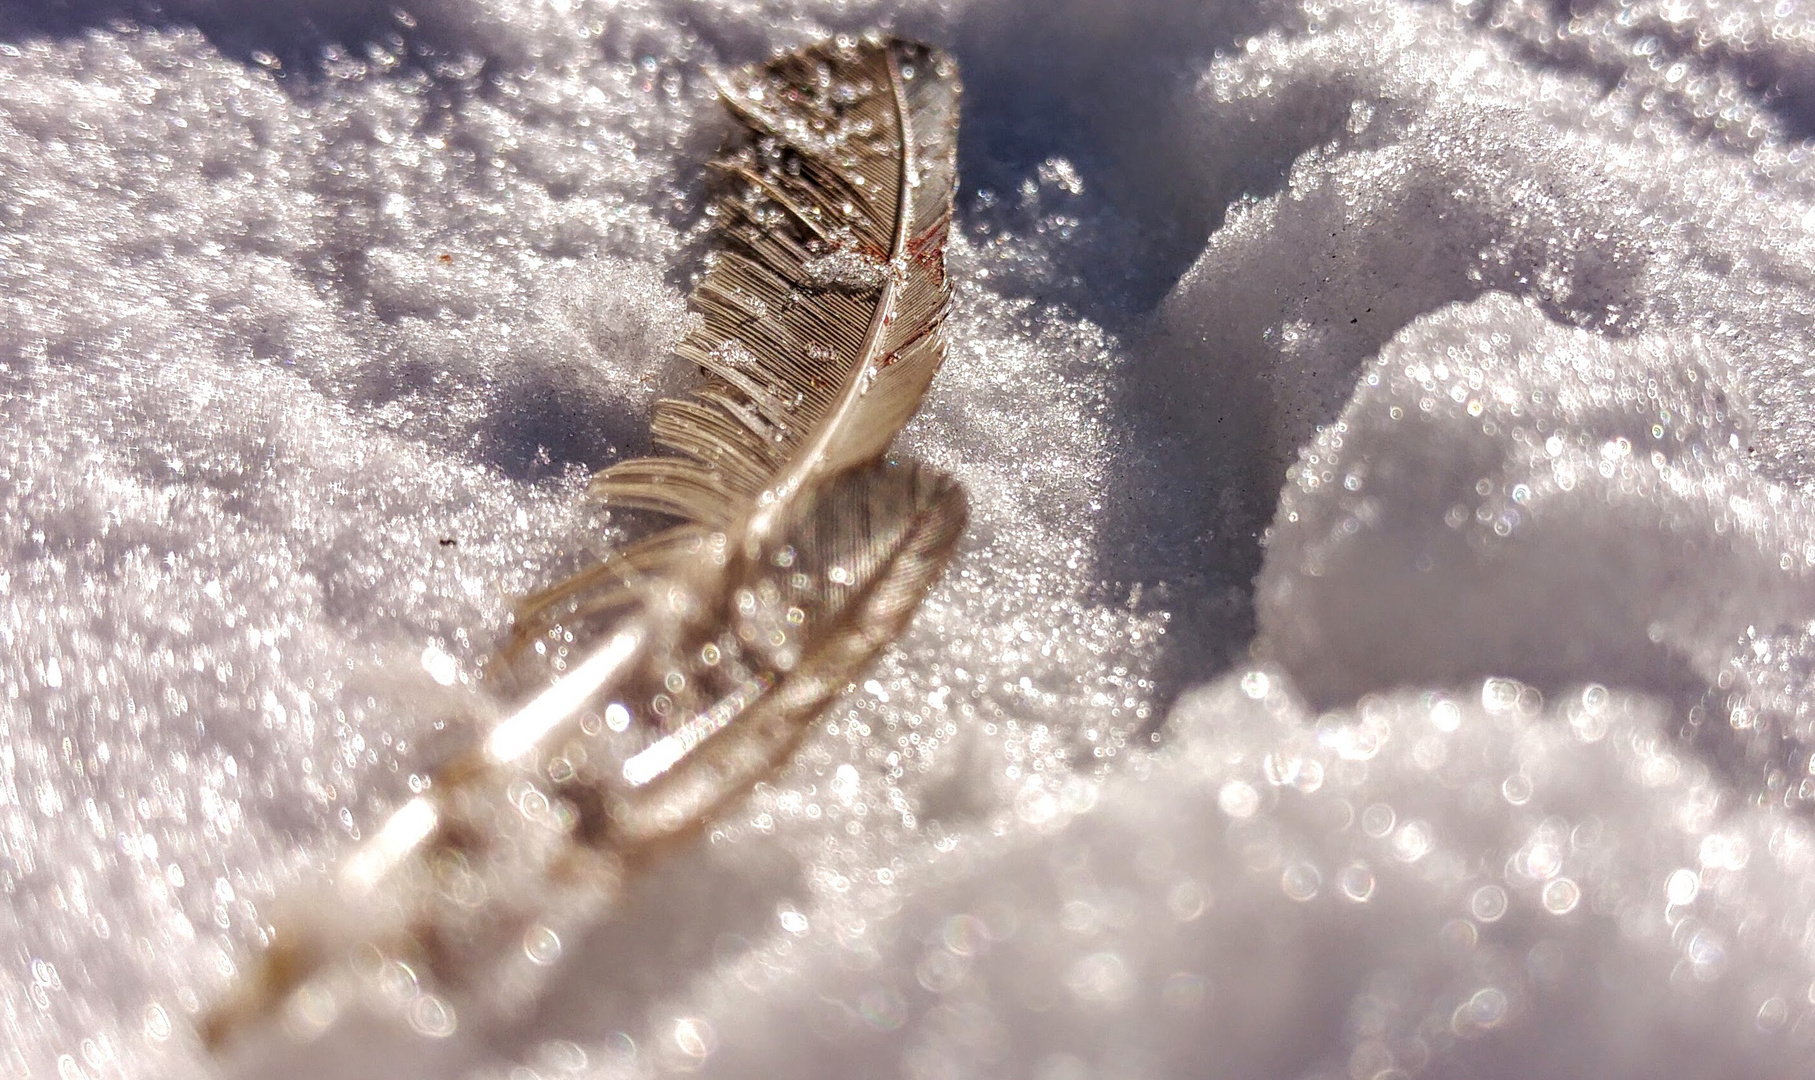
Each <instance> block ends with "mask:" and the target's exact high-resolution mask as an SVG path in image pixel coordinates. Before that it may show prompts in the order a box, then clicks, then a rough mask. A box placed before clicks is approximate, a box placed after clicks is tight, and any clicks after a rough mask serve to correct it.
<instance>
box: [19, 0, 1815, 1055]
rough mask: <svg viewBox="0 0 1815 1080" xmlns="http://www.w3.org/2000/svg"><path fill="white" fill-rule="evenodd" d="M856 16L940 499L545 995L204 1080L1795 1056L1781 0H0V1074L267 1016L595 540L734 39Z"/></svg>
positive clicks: (1789, 41)
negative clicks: (928, 203) (940, 200)
mask: <svg viewBox="0 0 1815 1080" xmlns="http://www.w3.org/2000/svg"><path fill="white" fill-rule="evenodd" d="M876 24H882V25H887V26H891V27H894V28H896V29H897V30H899V31H900V32H902V33H906V34H911V35H915V36H922V37H925V38H927V39H928V40H931V41H934V42H936V43H938V44H941V45H943V46H945V47H947V48H949V49H951V50H952V51H953V52H954V53H955V54H956V55H957V56H958V57H959V59H960V61H961V62H962V64H963V65H964V70H965V77H966V82H967V93H966V98H965V108H966V117H965V128H964V133H963V138H962V152H961V168H962V175H963V191H962V193H961V197H960V222H959V230H958V236H957V238H956V240H955V244H954V249H953V251H952V253H951V265H952V269H953V272H954V274H955V275H956V277H957V280H958V282H959V295H958V300H957V308H956V311H955V314H954V317H953V321H952V338H953V342H954V350H953V355H952V358H951V361H950V362H949V364H948V366H947V368H946V370H945V372H944V373H943V374H942V375H941V377H940V380H939V382H938V383H936V385H935V389H934V393H933V396H932V398H931V400H930V401H929V403H928V405H927V408H926V410H925V412H924V413H923V415H922V416H921V418H920V419H918V420H917V421H916V422H915V424H914V426H913V427H912V428H911V429H910V431H909V432H908V434H907V437H906V438H905V440H904V450H905V451H906V452H908V453H911V454H914V455H916V456H919V457H922V458H925V459H928V460H931V461H933V462H936V463H938V464H939V465H941V466H943V467H946V468H949V469H951V470H953V471H955V472H956V473H958V474H959V475H960V476H961V477H962V479H963V480H964V482H965V483H966V484H967V485H968V486H969V488H970V490H971V492H972V505H973V507H974V517H975V521H974V523H973V526H972V528H971V531H970V534H969V536H968V538H967V541H966V543H965V547H964V549H963V554H962V555H961V557H960V559H959V561H958V562H957V564H956V565H955V566H954V567H953V569H952V572H951V573H950V574H949V575H948V577H947V579H946V580H945V582H944V583H943V584H942V585H941V586H940V587H939V589H938V590H937V591H936V593H935V594H934V595H933V596H932V597H931V598H930V600H929V602H928V604H927V606H926V608H925V609H924V611H923V612H922V615H921V616H920V618H919V619H918V621H917V622H916V624H915V627H914V628H913V630H912V631H911V632H910V633H909V634H908V636H907V637H906V638H905V639H904V640H903V641H902V642H901V644H900V646H899V648H897V649H895V650H893V651H892V652H891V653H890V654H889V655H888V656H887V657H886V658H885V660H884V661H883V662H882V663H881V664H880V665H879V667H878V669H877V670H876V671H875V672H873V673H872V677H871V678H870V679H868V680H867V681H866V682H865V683H864V684H863V686H862V687H860V688H859V689H857V690H856V691H855V692H853V694H852V695H851V696H850V697H849V699H848V700H847V701H846V702H845V703H844V704H843V705H841V706H840V707H838V708H837V709H835V710H834V711H833V713H832V714H831V715H830V716H829V718H828V720H827V722H826V723H825V724H824V725H823V729H822V730H821V731H820V732H819V733H817V734H816V735H815V736H814V737H813V738H812V739H811V740H810V741H809V744H808V745H807V747H806V749H805V750H804V751H803V752H802V754H801V755H800V758H799V760H798V761H797V762H796V763H795V764H794V765H793V766H792V767H791V768H790V769H789V770H788V771H787V772H786V773H785V774H784V775H782V776H780V777H778V778H777V779H776V780H775V782H774V783H772V784H769V785H764V786H763V787H762V788H761V789H759V790H758V791H757V792H756V793H755V794H754V795H753V797H752V798H751V800H750V801H749V803H748V804H747V805H746V806H744V807H743V808H741V809H739V810H738V811H737V812H735V813H734V814H732V815H731V816H730V817H728V818H727V819H726V820H725V821H723V822H722V823H721V824H720V825H719V826H717V827H716V828H715V829H714V830H713V831H712V832H711V834H710V835H709V836H708V837H707V838H706V839H705V840H703V841H702V842H700V843H699V844H697V845H696V846H694V847H693V848H691V849H688V850H685V851H682V852H679V853H677V854H676V855H675V856H674V857H673V858H671V859H670V860H669V861H668V862H667V863H666V864H664V865H662V866H661V867H659V868H657V869H656V870H655V871H654V872H653V873H652V874H650V875H649V876H648V877H647V878H645V879H643V880H642V881H640V882H639V883H637V885H636V886H635V887H634V888H633V889H632V890H631V892H630V894H629V895H628V896H626V897H625V898H624V899H623V901H622V902H621V904H620V905H619V907H618V910H617V911H616V912H614V913H613V915H612V917H610V918H609V919H607V920H605V921H604V922H602V923H601V924H600V925H599V926H598V927H596V928H595V929H594V930H592V931H591V932H589V933H587V934H584V935H580V936H579V937H577V938H576V939H574V940H570V941H565V942H561V943H560V951H561V952H562V953H563V956H562V957H561V959H560V961H559V964H558V965H557V966H556V968H555V972H556V973H555V976H554V981H553V983H552V984H551V986H550V987H549V990H548V992H547V994H546V995H545V997H544V999H543V1000H542V1002H541V1003H540V1004H539V1005H538V1007H537V1008H536V1009H535V1010H534V1011H532V1012H531V1013H530V1014H529V1015H527V1016H514V1015H513V1016H499V1017H485V1016H464V1015H463V1016H460V1017H458V1018H457V1019H458V1023H456V1024H454V1025H452V1026H453V1028H454V1030H453V1031H452V1032H451V1033H443V1034H441V1035H439V1036H438V1037H428V1036H423V1035H420V1034H417V1033H414V1032H412V1031H411V1029H410V1027H409V1025H408V1024H407V1023H404V1022H402V1021H400V1020H392V1019H388V1018H386V1017H385V1016H383V1015H381V1014H379V1013H372V1014H369V1015H368V1014H362V1015H359V1016H354V1017H351V1018H349V1019H347V1020H346V1021H345V1022H343V1023H342V1024H340V1025H339V1026H338V1027H335V1028H333V1029H331V1030H330V1031H329V1032H328V1034H327V1036H326V1037H325V1038H323V1039H322V1040H320V1041H319V1042H317V1043H315V1044H312V1045H311V1046H309V1047H306V1048H297V1047H292V1046H289V1045H287V1044H285V1043H284V1042H282V1041H281V1040H280V1039H277V1038H276V1037H275V1036H274V1037H273V1039H272V1040H271V1041H270V1043H269V1044H268V1045H264V1046H261V1047H256V1048H255V1050H256V1051H257V1052H256V1053H253V1054H251V1055H250V1056H248V1057H247V1058H245V1059H242V1060H240V1061H238V1062H235V1063H233V1064H232V1065H231V1067H230V1068H229V1069H228V1070H227V1071H226V1073H225V1075H241V1076H254V1075H262V1076H273V1077H289V1076H298V1077H301V1076H322V1075H327V1076H346V1077H358V1076H370V1077H385V1078H399V1080H402V1078H410V1077H424V1078H428V1077H452V1078H466V1077H472V1078H474V1080H494V1078H495V1080H505V1078H508V1080H532V1078H542V1080H555V1078H566V1077H576V1078H577V1077H587V1078H600V1080H605V1078H616V1077H632V1076H635V1077H642V1076H655V1075H667V1074H671V1073H680V1072H693V1073H698V1074H701V1075H710V1076H726V1077H732V1076H736V1077H773V1076H800V1077H820V1076H824V1077H849V1076H879V1077H886V1076H901V1077H905V1078H909V1080H940V1078H961V1077H973V1076H974V1077H992V1078H993V1077H1026V1078H1029V1080H1095V1078H1101V1080H1112V1078H1113V1080H1124V1078H1134V1077H1150V1076H1151V1077H1162V1076H1178V1077H1244V1078H1245V1077H1255V1078H1259V1077H1269V1078H1272V1077H1282V1078H1298V1077H1305V1078H1309V1077H1329V1078H1332V1080H1334V1078H1339V1077H1349V1078H1353V1080H1376V1078H1396V1077H1409V1076H1414V1075H1418V1076H1435V1077H1452V1076H1456V1077H1459V1076H1468V1077H1532V1076H1574V1075H1584V1076H1590V1075H1591V1076H1597V1077H1620V1076H1656V1075H1669V1076H1673V1077H1697V1076H1706V1077H1725V1076H1736V1075H1748V1076H1772V1077H1775V1076H1785V1077H1789V1076H1805V1075H1809V1074H1810V1073H1811V1071H1812V1068H1815V1067H1812V1066H1811V1065H1810V1064H1809V1062H1810V1061H1811V1060H1812V1059H1811V1054H1812V1053H1815V820H1812V814H1815V768H1812V766H1811V757H1810V751H1811V749H1812V748H1815V632H1812V627H1815V623H1811V621H1810V620H1811V619H1815V501H1812V496H1811V492H1812V491H1815V373H1811V370H1810V366H1809V365H1810V361H1809V357H1810V356H1811V355H1815V152H1812V151H1811V149H1810V147H1809V145H1808V144H1807V143H1806V142H1805V140H1806V139H1808V137H1809V136H1811V135H1812V134H1815V12H1811V11H1810V9H1808V7H1807V6H1806V2H1805V0H1782V2H1779V0H1758V2H1748V0H1694V2H1691V0H1632V2H1629V3H1618V4H1616V3H1596V2H1595V0H1576V2H1574V3H1570V4H1557V3H1550V2H1544V0H1535V2H1531V3H1517V2H1515V3H1508V4H1498V5H1496V4H1493V3H1489V2H1487V0H1480V2H1476V3H1455V4H1451V5H1447V6H1445V5H1441V4H1434V3H1415V2H1411V0H1400V2H1386V0H1383V2H1379V3H1365V2H1356V3H1336V2H1324V0H1304V2H1302V3H1299V4H1288V3H1281V2H1277V0H1261V2H1256V3H1248V2H1237V0H1209V2H1189V0H1129V2H1127V3H1122V4H1107V3H1102V2H1100V0H972V2H969V3H963V2H959V0H950V2H937V0H934V2H927V3H918V4H906V5H901V6H891V5H873V4H865V3H858V2H852V0H824V2H819V3H814V2H806V0H802V2H800V3H798V4H794V3H787V2H782V0H777V2H773V3H737V2H725V3H715V2H708V0H647V2H638V0H623V2H619V3H610V2H602V0H540V2H537V0H519V2H512V0H422V2H418V3H405V4H403V5H401V6H396V5H392V4H389V3H377V2H368V0H281V2H271V0H169V2H166V3H164V4H162V5H159V6H155V7H154V6H152V5H150V4H148V3H147V4H140V3H137V2H136V0H117V2H116V0H94V2H86V0H0V399H3V400H4V401H5V407H6V416H7V420H8V422H7V423H6V424H5V425H4V427H3V428H0V447H3V449H0V688H3V691H4V695H5V697H4V700H3V701H0V894H3V895H4V896H5V903H4V905H0V1073H4V1074H5V1075H8V1076H21V1077H46V1078H48V1077H59V1078H70V1077H80V1076H88V1077H96V1078H100V1077H110V1078H111V1077H133V1078H141V1077H146V1078H148V1077H195V1076H209V1075H221V1074H222V1073H221V1072H220V1070H218V1069H217V1068H216V1066H215V1065H213V1064H211V1063H210V1062H209V1061H208V1060H207V1059H206V1058H205V1057H204V1055H203V1054H202V1052H201V1050H200V1049H199V1048H198V1046H197V1044H196V1041H195V1038H194V1035H193V1032H192V1022H193V1019H194V1016H195V1015H196V1014H197V1013H198V1011H199V1010H200V1009H201V1008H202V1007H204V1005H205V1004H206V1003H207V1002H208V1001H209V1000H211V999H212V998H213V997H214V996H215V995H217V994H218V993H220V992H221V990H222V989H223V988H224V987H225V986H226V985H228V983H229V981H230V979H231V974H232V971H233V970H234V964H235V963H236V962H237V961H239V960H241V959H243V958H244V956H245V955H246V950H247V949H248V948H250V947H251V946H252V945H253V944H254V943H255V942H256V941H257V939H258V936H259V934H260V932H261V926H262V924H263V920H264V918H265V917H266V915H267V914H268V912H269V910H270V908H271V906H272V904H273V902H274V901H275V899H276V898H277V897H279V896H280V895H282V894H283V893H284V891H285V890H286V888H287V887H291V886H294V885H296V884H297V883H298V882H303V881H306V880H308V879H309V876H310V874H311V872H312V871H319V869H320V868H321V867H323V866H325V865H328V864H330V863H331V862H332V861H333V860H334V859H335V858H336V857H337V856H338V855H339V854H341V853H343V852H345V851H346V850H348V849H349V848H350V847H351V846H352V845H353V843H354V842H355V840H356V838H357V837H358V836H359V835H360V834H361V830H362V829H364V830H369V829H370V828H371V827H372V826H373V825H374V823H375V822H377V821H379V820H381V816H382V814H383V812H384V811H385V810H386V809H387V808H389V807H393V806H395V805H397V803H398V802H399V801H401V800H402V799H403V798H406V797H407V795H408V793H409V791H410V785H411V781H412V778H413V777H414V776H415V775H417V773H418V772H419V771H420V770H422V769H425V768H427V767H428V765H429V764H430V763H431V762H430V760H429V759H430V757H431V756H432V753H431V748H432V747H433V746H435V745H438V744H445V742H446V741H448V740H450V739H458V738H460V737H461V733H460V732H459V731H457V730H438V728H440V729H446V728H447V727H448V726H449V723H450V718H453V717H456V716H458V715H460V713H461V706H460V701H461V695H462V694H463V692H465V691H466V684H467V683H470V681H471V673H472V671H473V670H474V667H475V665H476V663H477V661H478V660H479V658H481V657H482V656H483V655H484V654H485V653H486V651H487V650H488V648H489V647H490V646H491V645H492V643H494V642H495V641H497V639H498V637H499V635H500V633H501V632H502V630H503V628H504V627H505V625H506V620H507V617H508V615H507V612H508V603H509V599H510V597H511V596H513V595H516V594H519V593H521V592H523V591H526V590H528V589H532V588H534V587H536V586H537V585H539V584H543V583H546V582H548V581H549V580H551V579H553V578H554V577H556V576H557V575H559V574H560V573H561V572H563V570H565V569H567V568H571V567H572V566H574V565H575V564H576V563H577V562H579V561H580V560H582V559H584V558H585V557H586V556H587V554H588V553H589V552H595V551H596V550H598V549H599V548H600V547H601V546H602V545H604V544H606V543H609V542H610V541H612V540H613V539H614V538H615V537H616V536H617V535H619V530H620V523H615V522H612V521H611V520H610V519H609V518H607V517H605V516H604V515H602V514H600V513H599V512H597V511H593V510H589V509H587V508H586V507H585V506H584V505H582V503H581V501H580V500H579V498H578V493H579V489H580V487H581V485H582V483H583V480H584V477H585V476H586V475H587V474H588V473H589V472H590V471H591V470H592V469H594V468H597V467H599V466H601V465H603V464H606V463H608V462H610V461H612V460H615V459H617V458H618V457H620V456H623V455H626V454H631V453H636V452H638V451H639V450H640V449H641V448H642V446H643V440H644V438H645V435H644V432H645V430H646V419H647V410H648V407H649V405H650V403H651V402H652V401H653V400H654V398H655V397H656V396H657V394H658V393H660V392H662V391H664V390H667V389H671V388H672V387H674V386H676V385H679V384H680V383H681V381H683V380H684V379H685V377H686V375H685V373H684V372H682V371H679V370H676V367H677V365H674V364H671V363H670V362H669V361H668V359H667V358H666V350H667V348H668V347H669V345H671V344H672V342H673V341H674V340H676V339H677V338H678V336H679V334H680V333H681V331H682V329H683V327H684V325H685V321H686V314H685V303H684V297H685V294H686V291H687V287H688V283H689V281H690V279H691V276H692V275H694V274H695V273H697V272H698V270H699V268H700V266H701V260H702V258H703V256H704V253H705V251H706V250H707V243H706V237H705V228H704V222H703V216H702V214H701V208H702V205H703V203H702V199H701V194H702V190H703V184H702V170H701V164H702V162H703V161H704V160H705V159H706V158H707V157H708V156H709V155H710V153H711V152H712V150H713V148H714V147H715V146H716V145H717V143H718V140H719V139H720V138H721V136H722V134H723V132H724V130H725V121H724V120H723V119H722V118H721V116H720V113H719V108H718V106H717V105H716V104H715V103H714V102H713V100H712V94H711V83H710V78H709V73H710V72H711V71H712V70H713V69H714V68H716V67H722V66H725V65H731V64H738V63H744V62H748V61H751V60H754V59H759V58H761V57H763V56H765V55H767V54H768V52H769V51H770V50H771V49H776V48H783V47H789V46H793V45H797V44H800V43H802V42H805V41H807V40H810V39H813V38H816V37H818V36H821V35H822V34H824V33H826V32H828V31H832V30H856V29H861V28H864V27H867V26H871V25H876ZM1282 485H1283V493H1282ZM455 726H457V724H456V725H455ZM541 944H542V947H543V948H544V950H545V951H546V949H547V947H548V945H547V943H541ZM405 1011H406V1012H407V1010H405ZM418 1026H421V1025H418ZM444 1026H445V1025H444Z"/></svg>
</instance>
